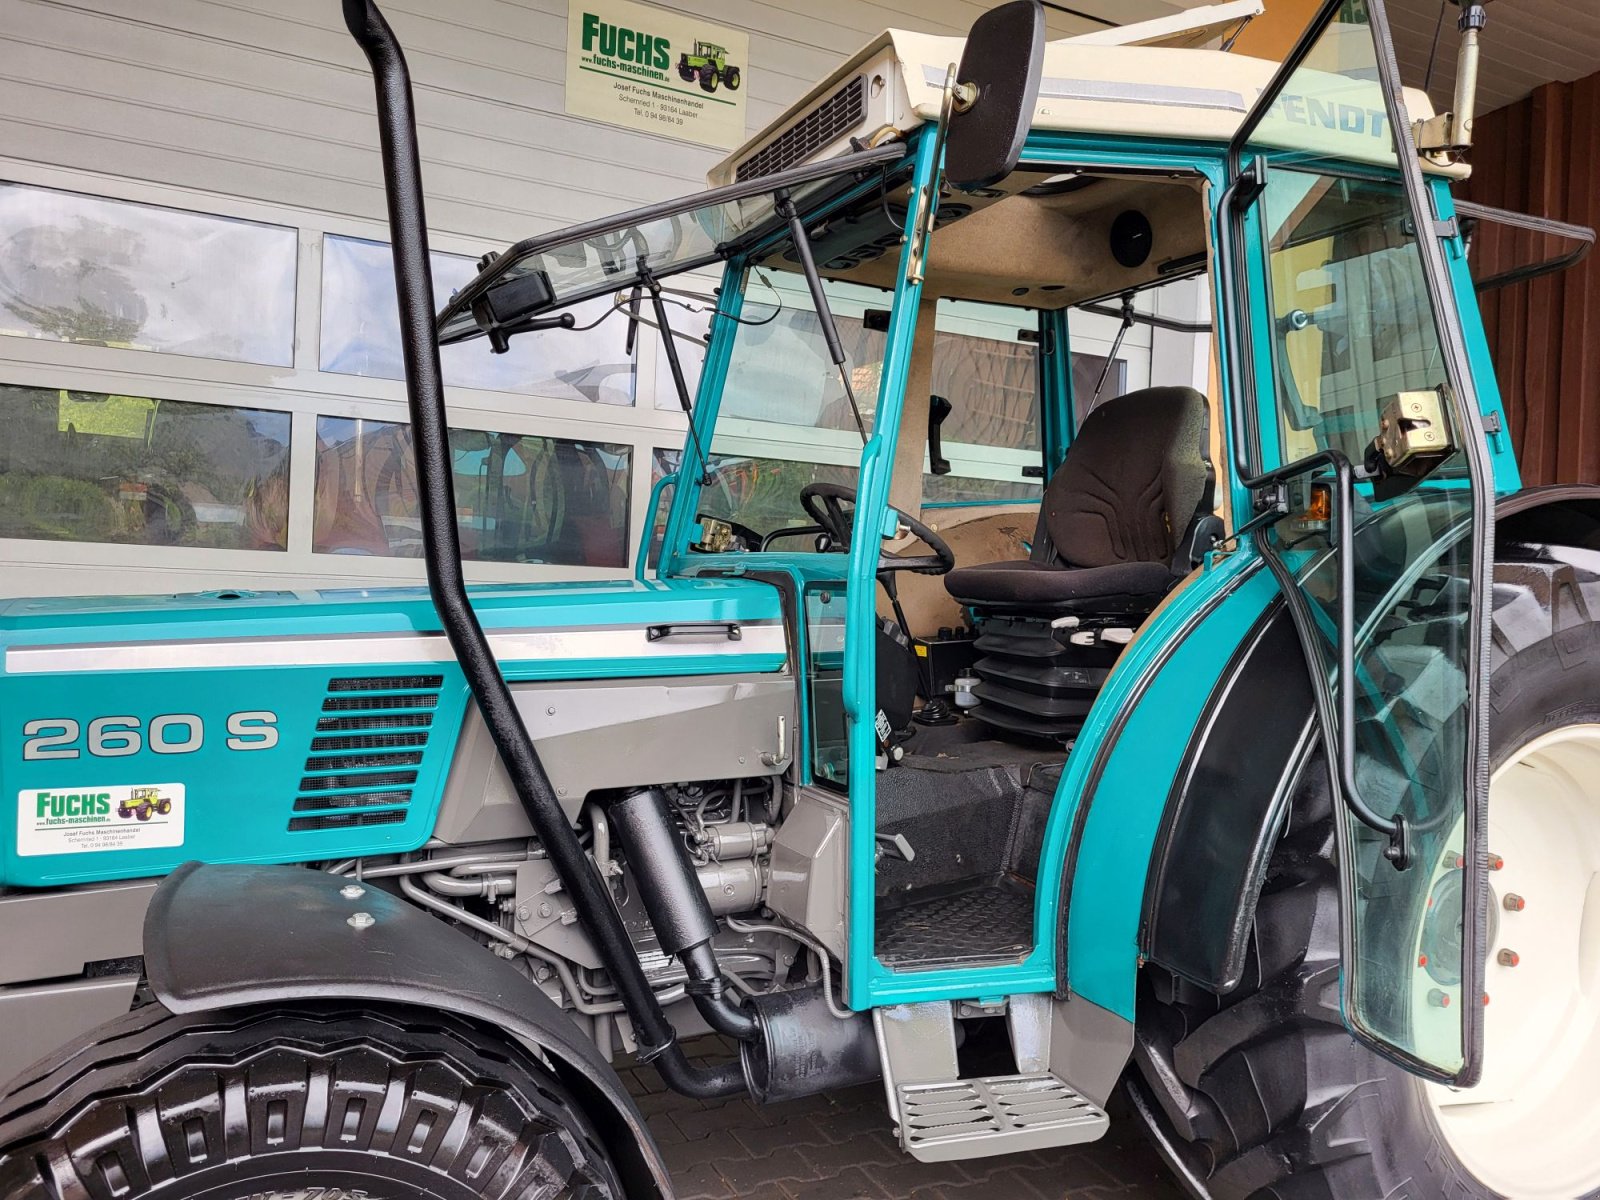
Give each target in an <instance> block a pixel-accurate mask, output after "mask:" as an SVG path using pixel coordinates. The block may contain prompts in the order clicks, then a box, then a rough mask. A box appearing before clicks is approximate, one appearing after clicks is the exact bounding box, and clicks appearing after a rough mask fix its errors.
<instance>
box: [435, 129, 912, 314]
mask: <svg viewBox="0 0 1600 1200" xmlns="http://www.w3.org/2000/svg"><path fill="white" fill-rule="evenodd" d="M904 153H905V148H904V147H903V146H899V145H890V146H884V147H880V148H879V149H876V150H863V151H861V152H859V153H856V154H849V155H845V156H843V157H841V158H835V159H829V160H828V161H827V162H821V163H811V164H809V165H807V166H802V167H796V168H794V169H792V170H788V171H780V172H777V173H776V174H773V175H768V176H765V177H763V178H760V179H756V180H750V181H747V182H744V183H737V184H733V185H731V186H729V187H724V188H716V189H713V190H711V191H707V192H701V193H699V194H698V195H694V196H686V197H683V198H681V199H678V200H673V201H669V202H667V203H665V204H657V205H652V206H650V207H648V208H641V209H635V210H634V211H632V212H629V213H623V214H620V215H618V216H615V217H609V218H607V219H605V220H603V221H593V222H589V223H588V224H584V225H575V226H573V227H571V228H570V229H564V230H560V231H558V232H556V233H551V234H546V235H544V236H542V237H536V238H528V239H526V240H525V241H521V242H518V243H517V244H516V245H514V246H512V247H511V248H510V249H509V250H507V251H506V252H505V253H504V254H502V255H499V256H498V257H497V258H495V260H494V261H493V262H492V263H490V264H489V265H488V266H487V267H485V268H484V269H483V270H482V271H481V272H479V274H478V276H477V278H475V279H474V280H473V281H472V282H471V283H469V284H468V285H467V286H466V287H464V288H462V289H461V290H460V291H459V292H457V293H456V294H455V295H454V296H452V297H451V299H450V303H449V304H447V305H445V308H444V311H443V312H441V313H440V314H439V320H438V329H439V341H440V342H441V344H448V343H451V342H457V341H461V340H463V339H465V338H471V337H478V336H481V335H482V334H483V333H484V332H485V329H484V328H483V327H482V325H481V324H480V322H479V320H478V319H477V318H476V317H475V316H474V314H473V311H472V309H473V304H474V302H475V301H477V300H479V299H483V298H484V297H485V296H486V295H487V294H489V293H492V292H498V290H499V288H500V286H501V285H504V284H508V283H511V282H513V281H516V280H526V279H530V278H532V277H536V276H538V277H542V278H543V281H544V285H545V286H544V287H540V288H535V289H533V291H532V293H530V294H533V295H535V296H537V302H536V303H533V304H531V305H520V304H519V305H518V307H517V312H516V314H515V315H516V316H517V317H519V318H521V317H527V316H531V315H534V314H537V313H541V312H550V311H552V310H554V309H558V308H562V307H565V306H566V305H569V304H574V303H577V302H578V301H580V300H586V299H589V298H591V297H594V296H599V295H603V294H604V293H606V292H610V291H616V290H620V289H623V288H628V287H631V286H632V285H633V284H634V283H635V282H637V281H638V280H639V279H640V277H641V274H642V273H648V274H649V275H651V276H653V277H654V278H656V279H664V278H666V277H667V276H669V275H674V274H677V273H678V272H681V271H689V270H693V269H695V268H696V267H702V266H705V265H706V264H708V263H711V262H715V261H717V260H719V259H726V258H728V257H730V256H731V255H732V254H734V253H736V252H738V251H739V250H740V249H742V248H744V247H745V246H746V245H749V244H751V243H753V242H755V241H758V240H760V238H761V237H763V236H764V235H765V234H766V233H767V232H768V230H769V229H772V228H775V227H776V225H777V224H778V221H777V218H776V217H775V216H774V214H773V207H774V201H773V193H774V192H775V191H777V190H778V189H780V188H787V189H788V190H789V193H790V195H791V196H792V197H793V198H794V200H795V203H796V204H797V206H799V207H801V208H802V209H803V208H805V207H807V206H809V205H812V204H815V203H817V202H818V201H820V200H822V199H823V198H824V196H825V194H826V193H828V192H829V191H832V190H836V189H838V188H841V187H843V186H846V185H848V184H850V183H853V182H855V181H856V178H857V177H858V175H859V173H860V172H862V171H863V170H867V171H872V170H876V169H878V168H880V167H883V166H886V165H887V164H889V163H891V162H894V161H895V160H897V159H900V158H901V157H903V155H904ZM497 316H498V317H499V319H500V321H501V323H502V324H504V323H506V317H507V314H505V313H498V314H497Z"/></svg>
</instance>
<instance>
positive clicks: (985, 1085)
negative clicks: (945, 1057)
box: [897, 1071, 1110, 1162]
mask: <svg viewBox="0 0 1600 1200" xmlns="http://www.w3.org/2000/svg"><path fill="white" fill-rule="evenodd" d="M897 1091H898V1093H899V1100H900V1103H899V1111H900V1145H901V1146H902V1147H903V1148H904V1149H905V1150H906V1152H907V1153H908V1154H910V1155H911V1156H912V1157H913V1158H917V1159H921V1160H922V1161H923V1162H946V1161H948V1160H950V1159H957V1158H978V1157H982V1156H985V1155H990V1154H1011V1153H1014V1152H1016V1151H1019V1150H1042V1149H1044V1148H1046V1147H1049V1146H1070V1145H1074V1144H1076V1143H1078V1142H1092V1141H1094V1140H1095V1139H1097V1138H1099V1137H1100V1136H1101V1135H1102V1134H1104V1133H1105V1131H1106V1129H1107V1128H1108V1127H1109V1125H1110V1120H1109V1119H1108V1118H1107V1116H1106V1114H1105V1113H1104V1112H1103V1111H1101V1110H1100V1109H1099V1108H1098V1107H1096V1106H1095V1105H1094V1104H1091V1103H1090V1102H1089V1101H1088V1100H1086V1099H1085V1098H1084V1097H1082V1096H1080V1095H1078V1093H1077V1092H1075V1091H1073V1090H1072V1089H1071V1088H1070V1087H1068V1086H1067V1085H1066V1084H1065V1083H1064V1082H1062V1081H1061V1080H1060V1079H1057V1078H1056V1077H1055V1075H1053V1074H1051V1073H1050V1072H1049V1071H1037V1072H1034V1073H1033V1074H1029V1075H991V1076H988V1077H986V1078H980V1079H956V1080H952V1081H950V1082H948V1083H912V1084H901V1085H900V1086H899V1088H898V1089H897Z"/></svg>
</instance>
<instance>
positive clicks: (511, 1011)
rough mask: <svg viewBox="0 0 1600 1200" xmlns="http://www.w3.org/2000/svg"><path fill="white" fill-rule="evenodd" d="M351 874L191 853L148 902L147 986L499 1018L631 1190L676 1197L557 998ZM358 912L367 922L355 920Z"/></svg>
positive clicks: (645, 1137) (201, 1000) (612, 1079)
mask: <svg viewBox="0 0 1600 1200" xmlns="http://www.w3.org/2000/svg"><path fill="white" fill-rule="evenodd" d="M351 882H352V881H351V880H349V879H347V878H343V877H339V876H334V875H328V874H325V873H323V872H320V871H312V870H308V869H306V868H304V867H281V866H206V865H204V864H202V863H192V862H191V863H185V864H184V865H183V866H181V867H179V868H178V869H177V870H176V871H174V872H173V873H172V874H171V875H169V876H167V878H166V879H165V880H164V881H163V882H162V884H161V886H160V887H158V888H157V889H156V893H155V895H154V897H152V899H151V901H150V908H149V911H148V912H147V913H146V915H145V924H144V961H145V970H146V972H147V974H148V976H149V980H150V987H151V989H152V990H153V991H154V992H155V994H156V997H157V998H158V999H159V1000H160V1001H161V1003H162V1004H164V1005H166V1006H167V1007H168V1008H169V1009H171V1010H172V1011H174V1012H180V1013H187V1012H207V1011H212V1010H215V1009H222V1008H233V1007H236V1006H239V1005H245V1004H275V1003H281V1002H284V1001H288V1000H366V1001H371V1002H373V1003H376V1004H404V1005H409V1006H413V1007H421V1008H432V1009H438V1010H440V1011H444V1012H450V1013H456V1014H458V1015H460V1016H463V1017H467V1018H469V1019H471V1020H474V1021H477V1022H479V1023H480V1024H482V1025H484V1026H486V1027H488V1028H490V1029H497V1030H501V1031H503V1032H505V1033H507V1034H510V1035H511V1036H513V1037H516V1038H518V1039H519V1040H521V1041H523V1042H525V1043H527V1044H528V1045H530V1046H532V1047H534V1048H536V1049H537V1050H539V1051H541V1052H543V1054H544V1055H545V1057H546V1058H547V1059H548V1060H549V1062H550V1063H551V1064H552V1065H553V1066H554V1068H555V1070H556V1073H557V1074H558V1075H559V1076H560V1078H561V1081H562V1082H563V1083H564V1084H565V1085H566V1086H567V1087H568V1089H570V1090H571V1091H572V1092H573V1094H574V1095H576V1096H578V1097H579V1098H580V1099H581V1100H582V1101H583V1102H584V1105H585V1108H586V1110H587V1112H588V1114H589V1116H590V1118H591V1120H592V1121H593V1122H594V1125H595V1127H596V1129H597V1130H598V1132H599V1134H600V1137H601V1139H602V1140H603V1141H604V1142H605V1145H606V1149H607V1150H608V1151H609V1152H610V1154H611V1158H612V1162H613V1163H614V1164H615V1165H616V1168H617V1173H618V1175H619V1176H621V1178H622V1180H623V1183H624V1185H625V1186H626V1187H627V1189H628V1196H629V1197H630V1198H631V1197H635V1196H637V1197H641V1198H643V1197H661V1198H662V1200H670V1197H671V1195H672V1183H671V1180H670V1178H669V1176H668V1173H667V1169H666V1166H665V1164H664V1163H663V1162H662V1160H661V1154H660V1152H659V1150H657V1148H656V1145H655V1141H654V1139H653V1138H652V1137H651V1136H650V1133H649V1130H648V1129H646V1127H645V1122H644V1117H643V1116H642V1115H641V1114H640V1112H639V1110H638V1108H637V1107H636V1106H635V1105H634V1103H633V1100H632V1098H631V1097H630V1096H629V1095H628V1093H627V1090H626V1089H625V1088H624V1087H623V1085H622V1080H621V1079H620V1078H618V1076H617V1073H616V1072H615V1071H614V1070H612V1068H611V1064H610V1063H608V1062H606V1060H605V1059H604V1058H603V1057H602V1056H601V1055H600V1052H599V1051H598V1050H596V1049H595V1047H594V1044H593V1043H592V1042H590V1041H589V1040H588V1039H587V1038H585V1037H584V1036H583V1035H582V1033H581V1032H580V1031H579V1030H578V1028H577V1026H576V1025H574V1024H573V1022H572V1020H571V1019H570V1018H569V1017H568V1016H567V1015H566V1014H565V1013H563V1012H562V1011H561V1009H559V1008H557V1007H556V1006H555V1005H554V1004H553V1003H551V1001H550V999H549V998H548V997H547V996H546V995H545V994H544V993H543V992H542V991H540V990H539V988H538V987H537V986H535V985H534V984H533V983H532V982H531V981H530V980H529V979H527V978H526V977H524V976H523V975H522V974H520V973H519V972H518V971H517V970H516V969H515V968H514V967H512V966H511V965H510V964H509V963H507V962H505V961H504V960H502V959H499V958H496V957H495V956H494V955H493V954H491V953H489V951H488V950H486V949H485V948H484V947H483V946H481V945H479V944H478V943H477V942H475V941H473V940H472V939H471V938H469V937H467V936H466V935H465V934H463V933H460V932H458V931H457V930H455V929H453V928H451V927H450V926H448V925H446V924H445V923H444V922H443V921H440V920H438V919H437V918H435V917H432V916H429V915H428V914H426V913H424V912H421V911H420V910H418V909H416V908H414V907H412V906H411V905H409V904H407V903H406V902H405V901H403V900H401V899H399V898H398V897H396V896H392V895H390V894H389V893H388V892H385V891H383V890H381V889H380V888H377V887H373V886H371V885H370V884H369V885H366V886H365V887H363V888H362V891H361V894H360V895H358V896H354V897H351V898H346V897H345V896H343V895H341V894H340V889H341V888H344V887H346V886H347V885H349V884H350V883H351ZM358 886H360V885H358ZM358 912H361V913H365V914H367V916H368V917H370V918H371V924H366V923H365V922H364V921H358V923H357V925H352V924H350V918H351V917H352V916H353V915H354V914H356V913H358ZM358 926H362V927H358Z"/></svg>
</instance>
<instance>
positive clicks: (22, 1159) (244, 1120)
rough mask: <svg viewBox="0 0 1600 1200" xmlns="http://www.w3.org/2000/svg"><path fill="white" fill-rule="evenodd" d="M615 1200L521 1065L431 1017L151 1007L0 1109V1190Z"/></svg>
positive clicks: (52, 1068) (516, 1053) (478, 1033)
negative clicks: (175, 1010) (178, 1010)
mask: <svg viewBox="0 0 1600 1200" xmlns="http://www.w3.org/2000/svg"><path fill="white" fill-rule="evenodd" d="M527 1195H539V1196H545V1195H551V1196H560V1197H566V1198H571V1200H621V1198H622V1195H623V1193H622V1190H621V1188H620V1186H619V1185H618V1183H617V1181H616V1176H615V1174H614V1172H613V1171H612V1168H611V1165H610V1163H609V1162H608V1161H607V1159H606V1155H605V1152H604V1151H603V1150H602V1149H601V1147H600V1143H599V1141H598V1139H597V1138H596V1136H595V1135H594V1132H593V1130H592V1129H591V1128H590V1126H589V1123H588V1121H587V1120H586V1119H585V1118H584V1116H583V1114H582V1112H581V1110H580V1109H579V1108H578V1107H577V1105H576V1104H575V1103H574V1102H573V1100H572V1099H571V1097H570V1096H568V1094H567V1093H566V1091H565V1090H564V1089H563V1088H562V1087H561V1085H560V1084H559V1083H558V1082H557V1081H556V1079H555V1078H554V1076H553V1075H551V1073H550V1072H549V1071H547V1070H546V1069H545V1068H544V1067H543V1066H542V1065H541V1064H540V1063H539V1062H538V1061H537V1060H536V1059H535V1058H534V1057H533V1056H532V1055H530V1054H529V1053H527V1052H526V1051H525V1050H523V1049H522V1048H521V1047H520V1046H517V1045H514V1044H512V1043H510V1042H508V1041H506V1040H503V1039H501V1038H499V1037H497V1036H495V1035H493V1034H491V1033H488V1032H486V1031H484V1030H480V1029H478V1028H477V1027H475V1026H473V1025H470V1024H468V1023H467V1022H464V1021H460V1020H457V1019H456V1018H454V1017H450V1016H448V1015H445V1014H441V1013H435V1012H426V1011H420V1010H400V1009H396V1010H385V1011H376V1010H372V1009H362V1008H358V1007H351V1006H339V1007H333V1006H329V1007H322V1008H310V1007H307V1008H276V1009H239V1010H230V1011H226V1012H219V1013H203V1014H188V1015H175V1014H172V1013H169V1012H167V1011H166V1010H165V1009H163V1008H161V1007H160V1006H159V1005H155V1004H152V1005H147V1006H145V1007H143V1008H140V1009H137V1010H135V1011H134V1012H132V1013H129V1014H128V1015H127V1016H126V1017H123V1018H120V1019H119V1020H117V1021H114V1022H112V1023H110V1024H108V1025H106V1026H104V1027H102V1028H101V1029H100V1030H98V1031H97V1032H96V1033H95V1034H94V1035H92V1036H91V1038H90V1039H89V1040H88V1041H86V1042H84V1043H80V1044H78V1045H77V1046H76V1047H75V1048H71V1049H68V1050H66V1051H63V1052H58V1053H57V1054H56V1055H55V1056H53V1057H52V1058H51V1059H47V1060H45V1061H44V1062H42V1063H40V1064H38V1065H37V1066H35V1067H34V1068H33V1069H32V1070H30V1071H27V1072H24V1073H23V1075H22V1076H21V1077H19V1078H18V1079H17V1080H16V1081H14V1083H13V1084H12V1085H11V1088H10V1090H9V1091H8V1092H7V1093H6V1094H5V1095H4V1096H3V1097H0V1197H5V1198H6V1200H13V1198H14V1200H21V1198H22V1197H32V1196H60V1197H74V1198H82V1200H113V1198H114V1200H142V1198H149V1200H237V1198H239V1197H246V1196H252V1197H253V1196H272V1197H275V1198H278V1200H304V1198H308V1197H312V1196H315V1197H319V1198H320V1200H335V1198H339V1200H352V1198H353V1197H357V1196H360V1197H367V1198H370V1200H398V1198H399V1197H407V1198H409V1197H426V1198H428V1200H483V1198H486V1197H493V1198H495V1200H500V1198H505V1200H510V1198H512V1197H522V1196H527Z"/></svg>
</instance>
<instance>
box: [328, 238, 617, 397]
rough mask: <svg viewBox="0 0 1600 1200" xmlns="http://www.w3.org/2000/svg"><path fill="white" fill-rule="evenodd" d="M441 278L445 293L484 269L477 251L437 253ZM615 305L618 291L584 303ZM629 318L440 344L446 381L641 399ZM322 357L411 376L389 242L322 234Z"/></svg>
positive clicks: (357, 369) (584, 317)
mask: <svg viewBox="0 0 1600 1200" xmlns="http://www.w3.org/2000/svg"><path fill="white" fill-rule="evenodd" d="M432 263H433V281H434V286H435V287H436V288H437V289H438V291H439V292H440V293H441V294H443V295H449V294H450V293H451V292H452V291H455V290H456V289H458V288H460V287H462V286H464V285H465V284H466V283H467V282H468V281H470V280H471V279H472V277H473V276H474V275H476V274H477V266H476V264H475V263H474V262H473V261H472V259H470V258H467V257H465V256H464V255H459V254H435V255H433V256H432ZM610 307H611V299H610V297H604V298H602V299H599V300H592V301H590V302H588V303H586V304H579V305H575V306H574V307H573V308H572V310H571V311H572V314H573V316H574V317H576V318H577V322H578V324H579V325H587V324H589V323H590V322H592V321H594V320H596V319H597V318H599V317H600V316H602V315H603V314H604V313H605V312H606V311H607V310H608V309H609V308H610ZM626 339H627V326H626V323H625V322H624V320H623V319H622V317H621V316H620V315H619V316H616V317H613V318H612V319H610V320H608V321H606V322H604V323H603V324H601V325H600V326H598V327H597V328H595V329H592V330H576V329H574V330H565V329H554V330H543V331H533V332H529V333H524V334H520V335H518V336H517V337H516V338H513V339H512V342H511V349H510V350H509V351H507V352H506V353H505V354H492V353H490V351H489V343H488V342H486V341H484V340H483V339H482V338H476V339H474V340H472V341H469V342H462V343H460V344H458V345H454V346H444V347H442V348H441V349H440V351H439V358H440V362H441V363H442V365H443V367H444V381H445V382H446V383H448V384H452V385H454V386H456V387H472V388H491V389H494V390H497V391H504V392H528V393H531V394H533V395H538V396H549V397H551V398H553V399H557V400H585V401H588V402H589V403H592V404H632V403H633V360H632V358H631V357H630V356H629V355H628V354H626V353H624V350H625V343H626ZM320 362H321V367H322V369H323V370H324V371H336V372H338V373H339V374H341V375H367V376H374V377H377V378H380V379H403V378H405V371H404V368H403V366H402V360H401V357H400V326H399V317H398V308H397V305H396V301H395V292H394V260H393V258H392V257H391V255H390V253H389V244H388V243H387V242H370V241H366V240H364V239H361V238H349V237H334V236H331V235H330V236H328V237H325V238H323V241H322V352H321V359H320Z"/></svg>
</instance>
